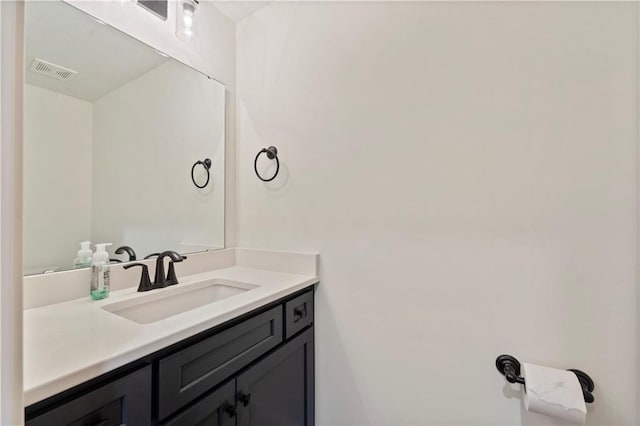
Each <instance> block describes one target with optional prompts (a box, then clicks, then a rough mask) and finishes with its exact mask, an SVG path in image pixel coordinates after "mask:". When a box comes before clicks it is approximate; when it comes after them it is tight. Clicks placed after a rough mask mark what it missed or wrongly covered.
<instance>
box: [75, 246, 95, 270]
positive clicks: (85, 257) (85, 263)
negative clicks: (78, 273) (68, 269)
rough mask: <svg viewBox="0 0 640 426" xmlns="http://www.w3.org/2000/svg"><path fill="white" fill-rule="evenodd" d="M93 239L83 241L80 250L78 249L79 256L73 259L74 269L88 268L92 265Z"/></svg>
mask: <svg viewBox="0 0 640 426" xmlns="http://www.w3.org/2000/svg"><path fill="white" fill-rule="evenodd" d="M90 245H91V241H83V242H81V243H80V250H78V257H76V258H75V260H74V261H73V269H79V268H88V267H89V266H91V257H92V256H93V251H91V248H90V247H89V246H90Z"/></svg>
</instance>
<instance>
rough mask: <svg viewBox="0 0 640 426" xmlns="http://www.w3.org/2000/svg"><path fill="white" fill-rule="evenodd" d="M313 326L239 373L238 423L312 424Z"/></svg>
mask: <svg viewBox="0 0 640 426" xmlns="http://www.w3.org/2000/svg"><path fill="white" fill-rule="evenodd" d="M313 364H314V362H313V329H312V328H311V329H308V330H307V331H305V332H304V333H303V334H301V335H299V336H298V337H296V338H294V339H293V340H291V341H290V342H289V343H287V344H286V345H284V346H283V347H281V348H280V349H278V350H276V351H275V352H273V353H272V354H270V355H269V356H267V357H266V358H264V359H263V360H261V361H260V362H258V363H256V364H255V365H254V366H252V367H251V368H249V369H248V370H247V371H246V372H244V373H242V374H241V375H239V376H238V379H237V384H236V386H237V389H238V390H237V397H238V402H237V404H238V405H237V406H238V425H237V426H313V424H314V421H313V420H314V412H313V408H314V407H313V399H314V391H313V390H314V372H313Z"/></svg>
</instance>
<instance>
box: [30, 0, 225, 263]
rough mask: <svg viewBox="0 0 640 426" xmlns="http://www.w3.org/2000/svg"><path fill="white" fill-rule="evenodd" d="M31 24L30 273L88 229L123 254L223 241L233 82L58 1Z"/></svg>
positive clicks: (38, 8)
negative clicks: (228, 93) (227, 114)
mask: <svg viewBox="0 0 640 426" xmlns="http://www.w3.org/2000/svg"><path fill="white" fill-rule="evenodd" d="M25 26H26V34H25V38H26V47H25V49H26V50H25V68H26V69H25V80H26V84H25V91H24V95H25V99H24V104H25V105H24V189H23V191H24V265H25V274H35V273H43V272H46V271H58V270H65V269H70V268H71V267H72V265H73V261H74V258H75V257H76V253H77V251H78V250H79V249H80V242H81V241H84V240H90V241H92V242H93V243H101V242H110V243H113V245H112V246H111V247H110V256H111V258H113V259H119V260H122V261H127V260H128V259H129V254H128V253H127V252H126V251H121V252H122V254H115V251H116V249H117V248H118V247H120V246H124V245H126V246H130V247H132V248H133V249H134V250H135V252H136V254H137V257H138V259H141V258H143V257H145V256H146V255H148V254H150V253H153V252H158V251H163V250H175V251H178V252H180V253H189V252H194V251H201V250H209V249H217V248H222V247H223V246H224V109H225V103H224V101H225V89H224V86H223V85H222V84H221V83H219V82H217V81H215V80H212V79H210V78H208V77H207V76H206V75H204V74H202V73H200V72H198V71H196V70H194V69H192V68H190V67H188V66H186V65H184V64H182V63H180V62H178V61H176V60H174V59H171V58H169V57H167V56H166V55H164V54H161V53H160V52H158V51H156V50H155V49H153V48H151V47H149V46H147V45H145V44H143V43H141V42H140V41H138V40H135V39H133V38H131V37H129V36H127V35H126V34H124V33H121V32H120V31H118V30H116V29H114V28H112V27H109V26H107V25H105V24H103V23H101V22H99V21H97V20H95V19H93V18H92V17H90V16H89V15H86V14H85V13H83V12H81V11H79V10H77V9H75V8H73V7H72V6H70V5H68V4H65V3H62V2H60V1H52V2H27V3H26V16H25ZM205 158H208V159H211V167H210V169H209V170H207V169H206V168H204V167H196V168H195V169H194V179H193V180H192V177H191V170H192V166H193V165H194V163H196V162H197V161H202V160H204V159H205ZM207 172H208V173H210V177H209V182H208V184H207V185H206V186H205V187H204V188H202V189H200V188H197V187H196V186H195V185H194V181H195V182H197V183H198V184H199V185H202V184H203V183H204V182H205V181H206V179H207V175H206V174H207ZM92 247H93V246H92Z"/></svg>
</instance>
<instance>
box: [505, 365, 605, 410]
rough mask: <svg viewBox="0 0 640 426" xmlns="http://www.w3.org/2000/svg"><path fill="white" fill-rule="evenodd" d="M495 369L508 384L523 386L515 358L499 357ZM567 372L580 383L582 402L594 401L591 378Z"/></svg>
mask: <svg viewBox="0 0 640 426" xmlns="http://www.w3.org/2000/svg"><path fill="white" fill-rule="evenodd" d="M496 368H497V369H498V371H499V372H500V374H502V375H503V376H504V377H505V378H506V379H507V381H508V382H509V383H520V384H521V385H524V383H525V380H524V377H520V361H518V360H517V359H516V358H515V357H513V356H511V355H500V356H499V357H498V358H496ZM567 371H571V372H572V373H574V374H575V375H576V376H577V377H578V382H580V386H581V387H582V395H583V396H584V402H587V403H589V404H591V403H592V402H593V401H595V398H594V396H593V394H592V392H593V389H594V388H595V385H594V383H593V380H591V377H589V375H588V374H587V373H585V372H583V371H580V370H575V369H569V370H567Z"/></svg>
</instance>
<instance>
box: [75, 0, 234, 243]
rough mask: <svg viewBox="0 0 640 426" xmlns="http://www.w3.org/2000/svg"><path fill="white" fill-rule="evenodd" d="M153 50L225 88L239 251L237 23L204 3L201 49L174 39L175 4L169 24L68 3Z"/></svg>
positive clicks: (127, 7)
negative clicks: (237, 199) (236, 137)
mask: <svg viewBox="0 0 640 426" xmlns="http://www.w3.org/2000/svg"><path fill="white" fill-rule="evenodd" d="M64 1H65V2H67V3H69V4H71V5H73V6H75V7H77V8H78V9H80V10H83V11H85V12H86V13H89V14H91V15H93V16H95V17H96V18H98V19H100V20H102V21H104V22H106V23H108V24H110V25H112V26H114V27H116V28H118V29H120V30H121V31H124V32H125V33H128V34H130V35H132V36H133V37H135V38H137V39H139V40H141V41H143V42H145V43H147V44H149V45H150V46H152V47H154V48H156V49H158V50H160V51H162V52H165V53H167V54H169V55H170V56H172V57H174V58H176V59H178V60H179V61H182V62H184V63H186V64H187V65H190V66H192V67H194V68H196V69H198V70H199V71H201V72H204V73H205V74H207V75H209V76H210V77H213V78H215V79H217V80H218V81H220V82H222V83H223V84H225V86H226V97H227V102H226V128H227V132H226V149H225V156H226V164H227V168H226V176H225V185H226V201H225V212H226V221H225V234H226V235H225V239H226V246H228V247H232V246H234V245H235V128H236V124H235V23H234V22H232V21H231V20H230V19H229V18H227V17H226V16H224V15H223V14H222V13H221V12H219V11H218V10H217V9H216V8H215V7H214V6H213V5H211V4H209V3H207V2H204V1H203V2H200V6H199V7H198V19H200V23H199V28H198V31H199V37H198V41H197V43H191V42H182V41H180V40H178V39H177V38H176V36H175V16H176V15H175V13H176V1H175V0H170V1H169V9H168V12H169V16H168V18H167V20H166V21H162V20H160V19H158V18H157V17H156V16H155V15H153V14H151V13H149V12H148V11H147V10H145V9H144V8H142V7H140V6H138V5H137V4H136V3H135V2H131V1H114V0H98V1H85V0H64Z"/></svg>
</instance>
